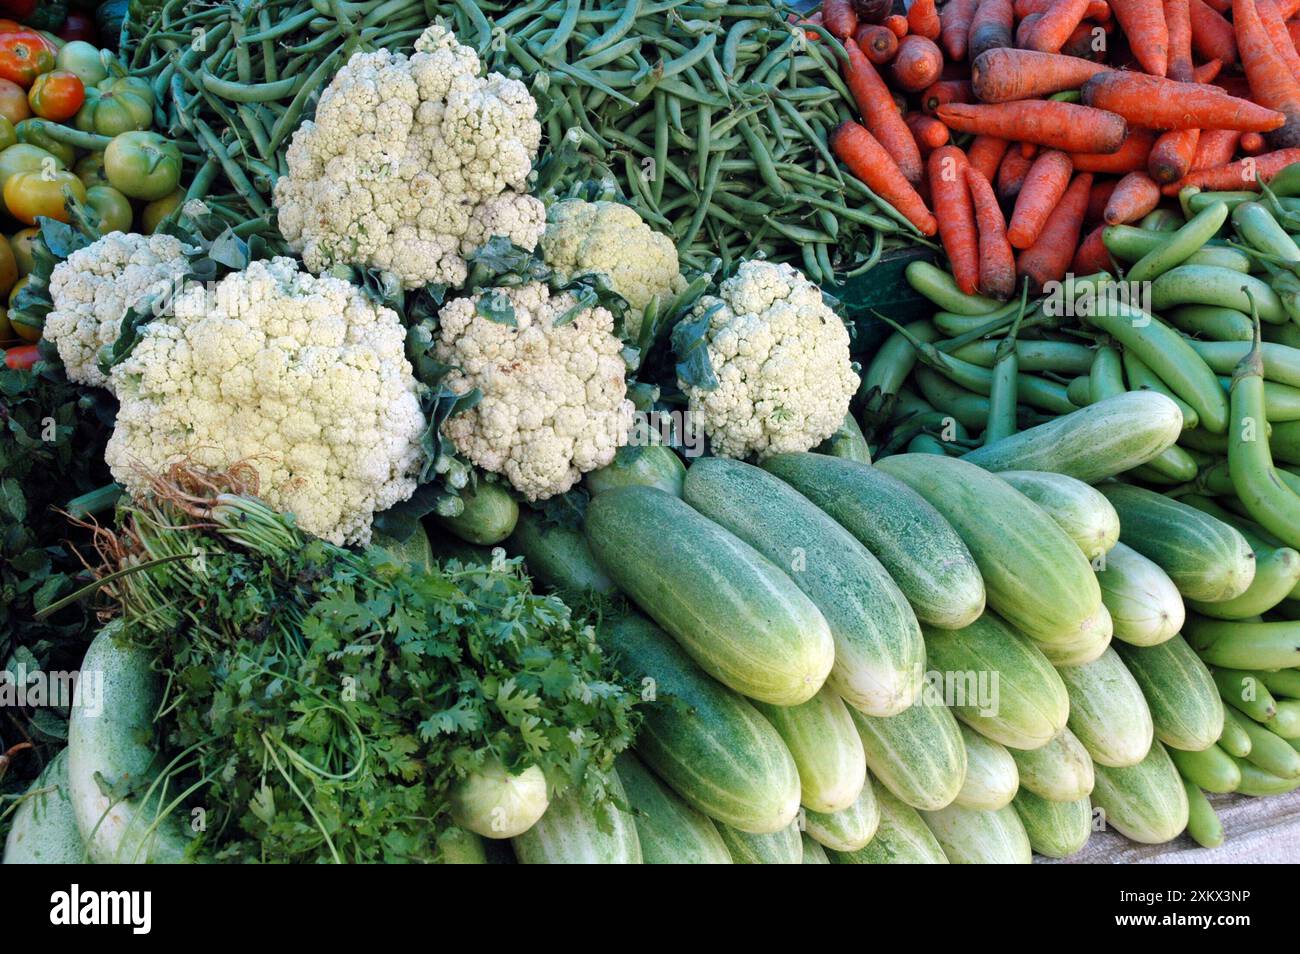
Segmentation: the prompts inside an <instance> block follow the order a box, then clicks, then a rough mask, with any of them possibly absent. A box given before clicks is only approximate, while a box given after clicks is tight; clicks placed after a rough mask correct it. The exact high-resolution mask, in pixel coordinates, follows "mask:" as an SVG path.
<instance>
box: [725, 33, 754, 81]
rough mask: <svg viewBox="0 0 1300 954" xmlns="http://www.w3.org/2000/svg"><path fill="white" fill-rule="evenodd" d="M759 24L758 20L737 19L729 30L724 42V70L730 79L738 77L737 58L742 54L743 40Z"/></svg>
mask: <svg viewBox="0 0 1300 954" xmlns="http://www.w3.org/2000/svg"><path fill="white" fill-rule="evenodd" d="M759 26H760V24H759V22H758V21H757V20H749V19H746V20H737V21H736V22H735V23H734V24H732V26H731V29H730V30H728V31H727V38H726V40H725V41H724V42H723V44H722V72H723V73H725V74H726V75H727V77H729V78H730V79H732V80H735V79H737V73H736V59H737V57H738V56H739V55H740V44H741V41H742V40H744V39H745V36H746V35H747V34H749V33H752V32H753V31H754V30H756V29H758V27H759Z"/></svg>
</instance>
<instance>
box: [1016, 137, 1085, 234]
mask: <svg viewBox="0 0 1300 954" xmlns="http://www.w3.org/2000/svg"><path fill="white" fill-rule="evenodd" d="M1073 169H1074V164H1073V163H1072V162H1070V157H1069V156H1067V155H1066V154H1065V153H1063V152H1058V151H1056V150H1055V149H1049V150H1047V151H1046V152H1044V153H1043V154H1042V155H1041V156H1039V157H1038V158H1037V159H1035V160H1034V164H1033V165H1032V166H1030V167H1029V172H1028V173H1027V174H1026V175H1025V181H1024V183H1023V184H1022V185H1021V186H1020V193H1019V194H1018V195H1017V196H1016V206H1015V209H1014V210H1012V213H1011V227H1010V228H1009V229H1008V230H1007V239H1008V241H1010V242H1011V244H1012V245H1013V246H1014V247H1016V248H1020V249H1025V248H1029V246H1031V245H1033V244H1034V242H1036V241H1037V240H1038V233H1039V232H1041V231H1042V230H1043V226H1044V225H1045V224H1046V222H1047V217H1048V216H1049V215H1051V214H1052V210H1053V209H1054V208H1056V203H1058V202H1060V201H1061V196H1063V195H1064V194H1065V188H1066V186H1068V185H1069V184H1070V173H1071V172H1072V171H1073Z"/></svg>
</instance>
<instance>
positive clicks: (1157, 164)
mask: <svg viewBox="0 0 1300 954" xmlns="http://www.w3.org/2000/svg"><path fill="white" fill-rule="evenodd" d="M1200 141H1201V131H1200V130H1199V129H1177V130H1173V131H1171V132H1167V133H1161V135H1160V137H1159V138H1158V139H1156V142H1155V145H1154V146H1152V147H1151V155H1150V156H1148V157H1147V172H1148V173H1149V174H1150V176H1151V178H1152V179H1154V180H1155V181H1156V182H1159V183H1161V184H1164V183H1166V182H1177V181H1178V180H1179V179H1181V178H1182V177H1183V176H1185V175H1187V173H1188V172H1190V171H1191V169H1192V160H1193V159H1195V158H1196V144H1197V143H1198V142H1200Z"/></svg>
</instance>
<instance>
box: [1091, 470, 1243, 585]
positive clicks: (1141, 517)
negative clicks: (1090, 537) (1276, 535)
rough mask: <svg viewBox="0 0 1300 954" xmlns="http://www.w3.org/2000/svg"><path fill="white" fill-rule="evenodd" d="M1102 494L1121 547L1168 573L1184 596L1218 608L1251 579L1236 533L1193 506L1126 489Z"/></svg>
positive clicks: (1110, 486) (1119, 486)
mask: <svg viewBox="0 0 1300 954" xmlns="http://www.w3.org/2000/svg"><path fill="white" fill-rule="evenodd" d="M1101 492H1102V493H1104V494H1105V495H1106V498H1107V499H1108V500H1109V501H1110V502H1111V503H1112V504H1114V506H1115V510H1116V512H1117V513H1118V514H1119V523H1120V535H1119V538H1120V542H1122V543H1126V544H1128V545H1129V546H1130V547H1132V548H1133V549H1134V550H1136V551H1137V552H1138V553H1141V554H1142V555H1143V556H1144V557H1146V558H1147V559H1149V560H1152V561H1154V562H1155V563H1156V564H1158V565H1159V566H1160V568H1161V569H1162V570H1164V571H1165V572H1166V573H1167V574H1169V578H1170V579H1171V580H1173V582H1174V586H1176V587H1178V592H1180V593H1182V594H1183V596H1185V597H1187V598H1188V599H1193V600H1205V601H1207V602H1211V603H1217V602H1220V601H1222V600H1230V599H1233V598H1234V597H1237V596H1240V595H1241V594H1242V593H1244V592H1245V591H1246V588H1247V587H1249V586H1250V583H1251V581H1252V580H1253V579H1254V578H1255V554H1254V553H1253V552H1252V551H1251V549H1250V546H1249V545H1248V544H1247V543H1246V538H1245V537H1243V536H1242V535H1241V533H1240V532H1239V531H1238V530H1236V529H1234V528H1233V527H1230V526H1228V525H1227V524H1226V523H1224V522H1223V521H1222V520H1216V519H1215V518H1214V517H1211V516H1210V515H1209V514H1206V513H1202V512H1201V511H1199V510H1197V509H1196V508H1195V507H1189V506H1188V505H1187V504H1185V503H1180V502H1179V501H1177V500H1173V499H1172V498H1170V497H1166V496H1164V495H1163V494H1158V493H1155V492H1154V491H1151V490H1145V489H1143V488H1141V487H1133V486H1130V485H1128V484H1106V485H1105V486H1103V487H1102V488H1101Z"/></svg>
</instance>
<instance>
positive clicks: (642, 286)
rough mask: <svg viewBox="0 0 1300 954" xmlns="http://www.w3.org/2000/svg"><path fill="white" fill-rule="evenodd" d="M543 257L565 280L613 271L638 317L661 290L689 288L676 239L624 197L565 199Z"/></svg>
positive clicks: (550, 219)
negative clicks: (656, 227)
mask: <svg viewBox="0 0 1300 954" xmlns="http://www.w3.org/2000/svg"><path fill="white" fill-rule="evenodd" d="M542 256H543V258H545V260H546V264H547V265H549V266H550V267H551V268H552V269H554V270H555V272H556V273H557V274H558V275H560V276H561V278H562V279H563V280H564V281H568V280H569V279H571V278H573V277H574V276H575V275H585V274H587V273H589V272H598V273H600V274H603V275H606V276H608V278H609V284H610V287H612V288H613V289H614V291H616V292H618V293H619V294H620V295H622V296H623V297H624V298H626V299H627V303H628V304H629V305H631V306H632V313H631V314H630V315H629V316H628V317H629V318H635V319H636V320H639V319H640V312H641V311H642V310H643V309H644V308H645V306H646V305H648V304H649V303H650V300H651V299H652V298H654V296H655V295H660V296H664V297H667V296H669V295H675V294H677V293H678V292H680V291H681V290H682V289H683V288H685V287H686V279H684V278H683V277H682V274H681V272H680V270H679V266H678V263H677V247H676V246H675V245H673V241H672V239H670V238H669V237H668V236H667V235H664V234H663V233H661V232H656V231H655V230H654V229H652V228H650V226H648V225H646V224H645V222H643V221H642V220H641V216H639V215H637V213H636V210H635V209H632V208H630V207H629V206H626V205H623V204H621V203H618V202H586V201H584V200H582V199H565V200H564V201H563V202H557V203H555V204H554V205H552V206H551V208H550V210H549V212H548V213H547V225H546V232H545V234H543V235H542ZM636 331H637V329H635V328H629V329H628V332H629V333H630V334H633V335H635V334H636Z"/></svg>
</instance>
